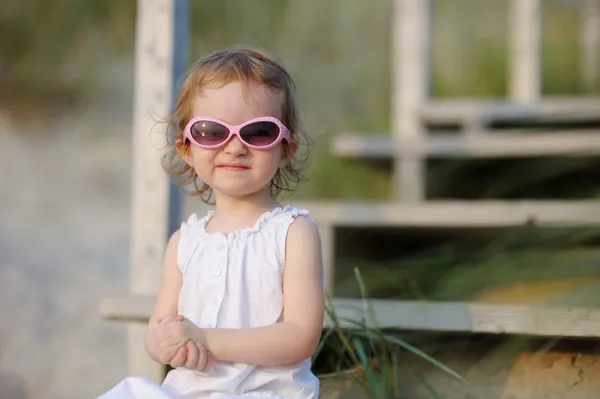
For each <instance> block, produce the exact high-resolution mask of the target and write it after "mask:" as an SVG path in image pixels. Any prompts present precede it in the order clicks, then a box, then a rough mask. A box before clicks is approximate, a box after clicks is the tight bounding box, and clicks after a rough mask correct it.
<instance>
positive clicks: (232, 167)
mask: <svg viewBox="0 0 600 399" xmlns="http://www.w3.org/2000/svg"><path fill="white" fill-rule="evenodd" d="M217 167H218V168H221V169H227V170H248V169H250V168H249V167H248V166H246V165H241V164H234V163H228V164H222V165H218V166H217Z"/></svg>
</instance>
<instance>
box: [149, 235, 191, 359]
mask: <svg viewBox="0 0 600 399" xmlns="http://www.w3.org/2000/svg"><path fill="white" fill-rule="evenodd" d="M178 246H179V230H178V231H176V232H175V233H173V235H172V236H171V238H170V239H169V242H168V244H167V248H166V250H165V256H164V259H163V275H162V282H161V287H160V291H159V293H158V297H157V298H156V302H155V304H154V310H153V311H152V315H151V316H150V321H149V322H148V328H147V330H146V336H145V340H144V344H145V347H146V351H147V352H148V354H149V355H150V357H151V358H152V359H154V360H155V361H157V362H159V363H162V362H161V361H160V360H159V359H158V355H159V354H158V353H157V348H156V341H155V340H154V339H153V335H152V330H153V329H154V328H156V326H157V325H158V324H159V323H158V320H159V318H161V317H165V316H168V315H176V314H177V303H178V300H179V291H180V290H181V281H182V280H181V272H180V271H179V268H178V267H177V247H178Z"/></svg>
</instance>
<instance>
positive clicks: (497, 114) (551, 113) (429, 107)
mask: <svg viewBox="0 0 600 399" xmlns="http://www.w3.org/2000/svg"><path fill="white" fill-rule="evenodd" d="M419 116H420V118H421V119H422V120H423V123H425V124H430V125H458V126H462V125H464V124H466V123H468V122H470V121H471V120H472V119H473V118H479V119H481V120H483V121H484V122H486V123H490V122H518V121H524V120H527V121H531V120H536V121H539V122H557V123H558V122H560V123H568V122H581V121H600V97H598V96H588V97H586V96H581V97H544V98H543V99H540V100H539V101H537V102H535V103H533V104H520V103H516V102H514V101H510V100H501V101H500V100H482V99H463V100H459V99H452V100H435V99H432V100H429V101H427V103H426V104H424V105H422V106H421V108H420V110H419Z"/></svg>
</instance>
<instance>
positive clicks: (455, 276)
mask: <svg viewBox="0 0 600 399" xmlns="http://www.w3.org/2000/svg"><path fill="white" fill-rule="evenodd" d="M190 3H191V13H192V15H191V22H190V24H191V26H190V27H191V38H190V57H191V59H192V60H193V59H195V58H197V57H200V56H203V55H205V54H207V53H208V52H211V51H214V50H217V49H221V48H223V47H228V46H231V45H234V44H247V45H251V46H255V47H258V48H261V49H265V50H267V51H269V52H270V53H272V54H274V55H276V56H277V57H280V58H281V59H282V60H283V62H284V64H285V65H286V66H287V67H288V68H289V70H290V71H291V74H292V76H293V77H294V78H295V81H296V84H297V86H298V91H299V98H300V106H301V109H302V112H303V116H304V118H305V124H306V126H307V128H308V131H309V132H310V133H311V135H312V137H313V138H314V139H315V142H316V145H315V150H314V155H313V163H312V164H311V169H310V179H309V180H308V181H307V182H305V183H304V184H303V185H301V186H300V189H299V190H298V192H297V193H296V194H295V195H294V196H293V197H292V199H291V200H292V201H293V200H303V201H305V200H314V199H320V200H334V199H335V200H389V199H390V198H391V195H392V194H391V193H392V182H391V178H390V175H391V171H392V166H391V162H390V161H386V160H378V161H374V162H356V161H353V160H349V159H342V158H340V157H336V156H334V155H333V154H332V153H331V150H330V145H329V143H330V141H331V138H332V136H333V135H335V134H337V133H339V132H343V131H366V132H387V131H390V129H391V115H390V112H391V104H390V98H391V90H392V89H391V81H392V68H391V56H390V54H391V22H392V21H391V18H390V15H391V7H392V2H391V0H377V1H372V2H367V1H357V0H329V1H318V0H304V1H300V0H255V1H242V0H222V1H191V2H190ZM581 3H582V2H581V1H577V0H572V1H569V0H544V1H542V7H543V30H542V36H541V40H542V46H541V48H542V55H541V61H542V66H543V67H542V73H541V78H542V79H541V86H542V92H543V95H551V96H557V95H566V96H578V95H585V96H591V95H600V78H599V76H600V73H598V72H597V71H596V72H595V73H588V75H585V74H584V73H582V70H583V69H582V54H581V46H580V43H581V36H580V35H581V30H580V29H579V28H580V26H581V23H582V18H584V17H585V15H583V14H582V13H581V7H580V6H581ZM507 4H508V2H507V1H505V0H478V1H474V0H436V2H435V10H434V21H435V28H434V30H433V37H432V48H431V52H432V55H433V59H434V63H433V66H432V75H431V91H432V96H434V97H436V98H446V97H461V98H467V97H469V98H472V97H479V98H497V99H499V98H504V97H505V96H506V95H507V80H508V78H507V70H508V60H507V54H508V41H507V40H508V33H509V32H508V24H507V20H508V18H509V16H508V11H507V9H508V8H507ZM135 16H136V2H135V1H134V0H103V1H83V0H21V1H16V0H3V1H2V2H1V3H0V138H1V140H2V141H1V144H0V178H1V180H0V182H1V184H0V221H1V223H0V398H3V399H4V398H7V399H13V398H14V399H17V398H18V399H21V398H23V399H24V398H30V399H42V398H44V399H71V398H88V397H89V398H91V397H96V396H97V395H98V394H100V393H101V392H103V391H104V390H106V389H108V388H110V387H111V386H113V385H114V384H115V383H116V382H117V381H118V380H120V379H121V378H123V377H124V376H125V375H126V372H127V369H126V364H125V360H126V359H125V327H124V325H123V324H120V323H114V322H109V321H106V320H102V319H101V318H100V314H99V311H98V303H99V301H100V298H101V297H105V296H111V295H114V296H119V295H124V294H125V293H126V292H127V287H128V278H129V277H128V275H129V270H128V267H129V265H128V261H129V257H128V256H129V255H128V251H129V228H130V212H131V209H130V195H131V162H132V159H131V153H132V109H133V84H134V74H133V67H134V39H135V37H134V34H135ZM596 54H598V52H596ZM595 67H596V68H598V63H595ZM589 76H592V78H589ZM157 155H158V154H157ZM599 166H600V162H599V159H598V158H597V157H572V158H561V157H546V158H525V159H514V158H510V159H502V158H496V159H485V160H479V159H443V160H435V161H431V162H430V164H429V165H428V172H427V195H428V197H430V198H433V199H436V198H437V199H440V198H442V199H443V198H459V199H515V198H535V199H594V198H596V197H597V196H598V194H599V186H598V181H599V178H600V172H599V171H600V168H599ZM590 217H594V215H590ZM596 217H597V215H596ZM357 237H358V238H357ZM382 237H388V238H389V237H393V240H392V239H390V240H388V241H386V240H385V239H384V238H382ZM598 237H599V235H598V234H597V232H596V231H595V230H590V229H570V230H568V231H563V230H560V231H557V230H552V231H546V230H536V229H527V228H519V229H512V230H510V229H509V230H507V231H502V232H493V234H492V233H490V234H487V235H483V236H482V234H481V233H480V232H470V233H469V232H461V233H460V234H458V233H455V232H445V233H443V234H440V233H436V232H433V231H429V232H419V233H418V234H417V233H414V234H413V233H411V234H406V232H402V231H395V232H391V231H384V232H382V231H381V230H378V229H375V228H374V229H371V230H368V229H367V230H360V231H357V230H352V229H346V230H345V231H340V232H339V236H338V240H337V244H336V246H337V248H338V249H337V250H336V254H337V255H336V268H337V271H338V273H337V275H336V293H338V295H340V296H350V297H352V296H356V295H358V293H359V292H358V288H357V286H356V281H355V279H354V275H353V274H352V267H356V266H358V267H360V268H361V270H362V271H363V276H364V278H365V281H366V282H367V285H368V287H369V292H370V294H371V295H372V296H374V297H380V298H404V299H406V298H420V299H421V298H427V299H436V300H474V299H482V300H484V299H485V298H488V299H490V300H493V299H494V298H496V299H497V300H500V301H501V300H503V298H505V297H506V296H510V297H511V298H512V299H515V296H516V298H517V299H518V298H519V297H518V296H519V295H522V296H523V298H522V300H523V301H524V302H527V301H529V300H532V297H533V298H534V299H535V300H548V301H555V302H557V301H558V302H560V303H567V304H577V305H580V306H595V305H597V303H598V295H597V294H595V292H596V291H595V290H596V289H597V288H598V285H593V286H586V287H583V288H582V285H581V282H582V281H583V282H586V283H589V282H594V281H598V280H600V258H599V257H598V255H599V251H598V249H597V246H596V244H597V243H598ZM394 240H396V241H394ZM398 240H400V241H401V242H403V249H400V250H398V248H397V246H395V245H396V244H394V243H397V242H399V241H398ZM357 242H365V243H366V244H364V246H363V248H362V249H361V248H360V246H359V247H356V243H357ZM386 242H387V244H386ZM390 242H392V243H391V244H390ZM376 243H378V244H376ZM377 245H381V246H380V247H378V246H377ZM386 245H387V246H386ZM349 248H352V249H353V250H352V251H350V250H347V251H346V249H349ZM357 248H358V249H357ZM417 249H418V250H417ZM394 250H397V251H396V252H394ZM400 253H402V256H400V255H399V254H400ZM382 254H383V255H382ZM537 281H546V282H547V285H546V286H544V287H542V288H540V290H542V291H535V290H532V289H528V288H527V285H526V284H527V283H528V282H537ZM560 281H563V282H564V284H565V286H568V287H570V288H571V289H572V288H573V287H575V291H576V294H577V295H566V296H565V295H562V294H564V293H565V292H566V291H565V289H564V288H565V286H563V285H561V283H560ZM523 284H525V286H523ZM553 284H554V285H553ZM548 285H549V286H550V288H548ZM557 285H558V288H553V287H555V286H557ZM519 287H520V288H519ZM523 287H525V288H523ZM568 287H567V288H568ZM503 289H506V291H503ZM544 290H545V291H544ZM555 292H559V293H561V295H562V296H559V297H554V296H552V295H551V294H552V293H555ZM519 293H523V294H519ZM540 298H541V299H540ZM556 298H559V299H556Z"/></svg>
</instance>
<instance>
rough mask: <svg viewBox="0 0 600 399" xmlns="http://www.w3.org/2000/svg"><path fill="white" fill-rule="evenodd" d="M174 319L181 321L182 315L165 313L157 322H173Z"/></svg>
mask: <svg viewBox="0 0 600 399" xmlns="http://www.w3.org/2000/svg"><path fill="white" fill-rule="evenodd" d="M175 321H183V316H182V315H178V314H167V315H165V316H162V317H160V321H159V322H158V324H168V323H173V322H175Z"/></svg>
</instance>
